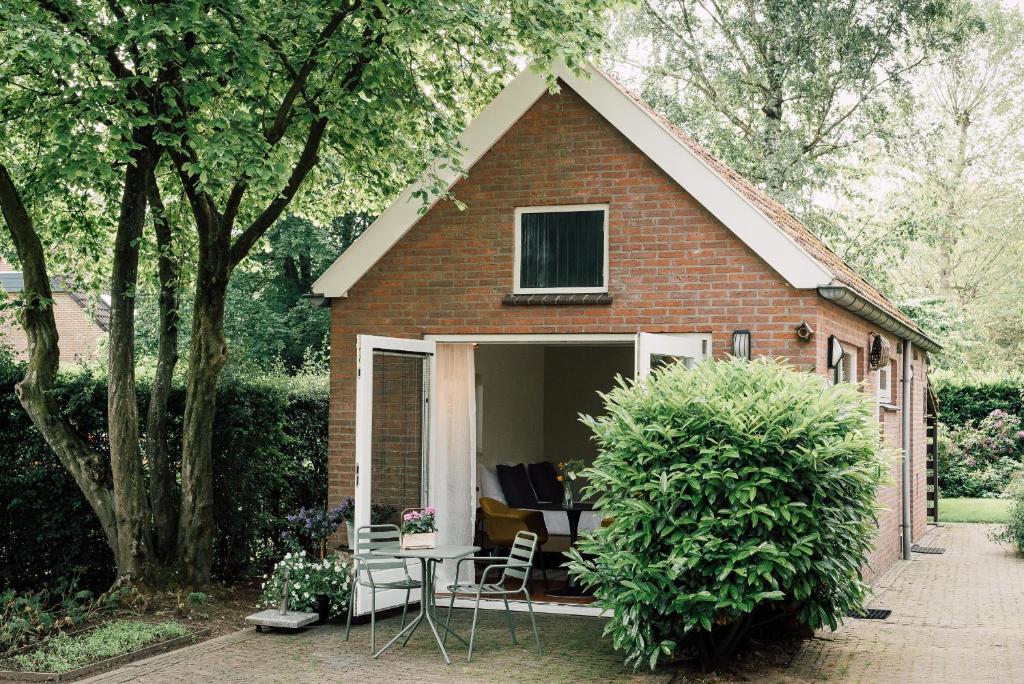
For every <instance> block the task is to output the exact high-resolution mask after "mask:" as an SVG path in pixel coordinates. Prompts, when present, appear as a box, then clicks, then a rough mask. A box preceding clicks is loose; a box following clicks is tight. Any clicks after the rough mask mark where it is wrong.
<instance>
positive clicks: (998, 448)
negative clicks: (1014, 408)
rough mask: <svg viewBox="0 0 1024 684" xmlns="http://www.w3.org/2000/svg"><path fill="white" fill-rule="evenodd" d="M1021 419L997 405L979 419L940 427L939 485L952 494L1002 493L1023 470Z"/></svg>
mask: <svg viewBox="0 0 1024 684" xmlns="http://www.w3.org/2000/svg"><path fill="white" fill-rule="evenodd" d="M1021 427H1022V426H1021V419H1020V418H1019V417H1018V416H1015V415H1012V414H1009V413H1007V412H1005V411H1003V410H1001V409H996V410H995V411H993V412H992V413H991V414H989V415H988V416H985V417H984V418H983V419H981V420H980V421H977V422H975V421H973V420H968V421H967V422H966V423H964V424H963V425H958V426H956V427H954V428H951V429H948V430H947V429H945V428H944V427H940V430H939V435H940V439H939V489H940V491H941V493H942V495H943V496H950V497H974V498H977V497H983V498H985V497H1000V496H1003V493H1004V492H1005V491H1006V488H1007V486H1009V484H1010V482H1011V480H1013V479H1014V477H1015V476H1016V475H1018V474H1021V473H1024V430H1022V429H1021Z"/></svg>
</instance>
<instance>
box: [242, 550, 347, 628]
mask: <svg viewBox="0 0 1024 684" xmlns="http://www.w3.org/2000/svg"><path fill="white" fill-rule="evenodd" d="M286 574H287V577H288V609H289V610H300V611H303V612H306V613H315V612H317V602H316V597H317V596H318V595H321V594H322V595H326V596H327V597H328V599H329V602H330V610H331V614H332V615H338V614H340V613H341V612H342V611H344V610H346V609H347V608H348V602H349V598H350V596H351V593H352V568H351V567H350V566H349V564H348V563H346V562H344V561H342V560H341V559H339V558H330V557H328V558H324V559H323V560H319V561H317V560H311V559H310V558H309V557H308V556H306V553H305V552H304V551H297V552H289V553H286V554H285V556H284V558H283V559H282V560H281V561H280V562H279V563H278V564H277V565H275V566H274V571H273V572H272V573H271V574H270V577H268V578H267V581H266V582H264V583H263V585H262V587H261V588H262V589H263V593H262V594H260V603H259V605H260V607H262V608H277V607H278V606H279V605H281V596H282V594H283V592H284V581H285V575H286Z"/></svg>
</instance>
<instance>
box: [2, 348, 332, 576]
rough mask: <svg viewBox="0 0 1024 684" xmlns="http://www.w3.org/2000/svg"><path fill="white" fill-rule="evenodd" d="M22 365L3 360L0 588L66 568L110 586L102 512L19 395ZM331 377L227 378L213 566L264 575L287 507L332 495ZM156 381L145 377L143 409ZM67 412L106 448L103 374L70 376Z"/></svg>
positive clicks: (177, 397)
mask: <svg viewBox="0 0 1024 684" xmlns="http://www.w3.org/2000/svg"><path fill="white" fill-rule="evenodd" d="M20 378H21V370H20V369H18V368H6V369H3V368H2V367H0V443H2V444H3V445H4V448H3V449H2V450H0V492H3V496H2V497H0V587H3V586H13V587H16V588H38V587H42V586H46V585H52V584H53V583H54V582H55V581H56V580H57V579H58V578H59V577H61V576H73V575H78V576H80V577H81V580H82V584H83V585H84V586H88V587H91V588H103V587H104V586H105V585H109V583H110V582H111V581H112V580H113V577H114V564H113V557H112V555H111V552H110V549H109V548H108V547H107V544H106V541H105V539H104V535H103V532H102V529H101V528H100V525H99V521H98V520H97V519H96V516H95V515H94V514H93V512H92V510H91V509H90V508H89V505H88V504H87V503H86V501H85V499H84V497H83V496H82V494H81V492H80V491H79V489H78V487H77V486H76V485H75V483H74V481H73V480H72V479H71V477H70V475H68V473H67V471H66V470H65V469H64V467H63V466H62V465H61V464H60V462H59V460H58V459H57V457H56V455H55V454H54V453H53V451H52V450H51V449H50V448H49V447H48V446H47V445H46V443H45V441H44V440H43V439H42V437H41V436H40V435H39V433H38V432H37V431H36V430H35V428H34V427H33V426H32V423H31V421H30V420H29V419H28V416H27V415H26V414H25V411H24V409H22V407H21V405H20V404H19V403H18V400H17V397H15V396H14V389H13V388H14V384H15V383H16V382H17V381H18V380H19V379H20ZM326 384H327V383H326V382H325V381H324V380H323V379H310V378H297V379H296V378H262V379H247V378H241V377H231V376H225V377H223V378H222V379H221V382H220V387H219V390H218V392H219V398H218V402H219V403H218V407H217V414H216V420H215V422H214V431H213V454H214V483H213V487H214V504H215V507H216V508H215V511H214V515H215V520H216V525H217V531H216V535H215V538H214V555H215V557H214V572H215V575H216V576H217V577H219V578H221V579H234V578H238V577H243V576H248V575H252V574H256V573H262V572H264V571H265V570H266V569H268V568H269V567H270V566H271V565H272V563H273V562H274V561H275V560H277V559H278V558H280V557H281V556H282V555H283V554H284V552H285V549H284V544H283V541H282V540H281V539H280V533H281V531H282V530H283V529H284V527H285V521H284V516H285V515H286V514H287V513H291V512H292V511H294V510H296V509H299V508H301V507H303V506H310V507H312V506H323V505H324V503H325V502H326V498H327V386H326ZM148 389H149V387H148V383H147V381H146V379H145V378H140V381H139V395H140V407H141V409H140V413H141V415H145V410H146V407H145V403H146V400H147V398H148ZM55 391H56V392H57V393H58V394H59V395H60V396H59V401H60V404H61V405H62V406H65V407H67V416H68V418H69V419H70V420H71V421H72V422H73V423H75V425H76V426H78V428H79V429H80V430H81V431H82V432H83V434H84V435H85V436H86V439H87V440H88V441H89V442H90V443H91V444H92V445H93V446H94V448H96V449H97V450H98V451H100V452H101V453H106V443H107V435H106V409H107V396H106V379H105V378H104V377H103V376H102V374H99V373H96V372H90V371H88V370H86V371H79V372H74V373H66V374H63V375H62V376H61V380H60V383H59V386H58V388H57V389H56V390H55ZM183 405H184V390H183V389H181V388H180V387H179V388H175V390H174V393H173V394H172V396H171V400H170V405H169V413H170V414H171V427H170V431H169V432H170V440H171V449H172V453H180V439H181V415H182V407H183Z"/></svg>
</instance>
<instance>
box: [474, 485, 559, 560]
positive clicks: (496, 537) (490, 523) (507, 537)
mask: <svg viewBox="0 0 1024 684" xmlns="http://www.w3.org/2000/svg"><path fill="white" fill-rule="evenodd" d="M480 509H481V510H482V511H483V513H484V532H485V533H486V534H487V539H488V541H489V542H490V545H491V546H494V547H498V548H504V547H511V546H512V542H513V541H515V538H516V534H517V533H519V532H533V533H534V534H535V535H537V544H538V546H542V545H543V544H544V542H546V541H547V540H548V528H547V526H546V525H545V524H544V514H543V513H541V512H540V511H527V510H522V509H519V508H509V507H508V506H506V505H505V504H503V503H501V502H500V501H498V500H497V499H489V498H487V497H483V498H481V499H480Z"/></svg>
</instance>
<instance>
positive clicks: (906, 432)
mask: <svg viewBox="0 0 1024 684" xmlns="http://www.w3.org/2000/svg"><path fill="white" fill-rule="evenodd" d="M911 351H912V348H911V343H910V340H903V388H902V389H903V392H902V393H901V397H902V399H903V401H902V404H903V409H902V411H900V413H901V414H902V418H903V429H902V430H900V432H901V433H902V434H901V442H902V446H903V478H902V480H903V482H902V485H903V487H902V488H903V560H910V545H911V539H910V424H911V421H910V406H911V401H910V400H911V398H912V394H911V388H910V383H911V381H912V379H913V373H914V366H913V363H912V361H913V358H912V357H913V354H912V353H911Z"/></svg>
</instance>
